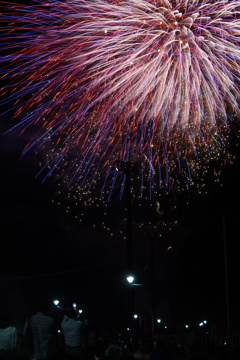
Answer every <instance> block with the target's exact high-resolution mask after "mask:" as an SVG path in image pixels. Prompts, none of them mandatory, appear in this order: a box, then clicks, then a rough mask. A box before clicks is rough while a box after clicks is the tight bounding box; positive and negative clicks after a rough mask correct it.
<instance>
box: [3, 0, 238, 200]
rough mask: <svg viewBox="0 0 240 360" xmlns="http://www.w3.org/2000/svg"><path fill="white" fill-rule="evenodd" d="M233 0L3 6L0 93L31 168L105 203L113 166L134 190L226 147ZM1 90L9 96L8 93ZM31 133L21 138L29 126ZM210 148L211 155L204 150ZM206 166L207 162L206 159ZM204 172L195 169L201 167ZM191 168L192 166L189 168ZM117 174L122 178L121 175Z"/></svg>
mask: <svg viewBox="0 0 240 360" xmlns="http://www.w3.org/2000/svg"><path fill="white" fill-rule="evenodd" d="M239 6H240V1H215V0H214V1H209V0H208V1H195V0H190V1H185V0H183V1H177V0H176V1H167V0H162V1H158V0H127V1H125V0H121V1H117V0H91V1H89V0H88V1H84V0H79V1H73V0H71V1H65V2H60V1H48V2H47V1H46V2H37V3H34V4H33V5H31V6H22V5H21V6H19V5H17V4H12V5H7V6H5V7H4V12H3V14H2V15H1V23H2V24H3V25H2V26H1V34H2V35H1V37H2V38H3V39H4V44H5V45H4V49H3V51H4V52H3V54H4V56H2V57H1V62H2V65H3V69H4V70H3V71H2V81H3V83H4V84H5V85H4V86H3V89H2V92H1V95H2V98H4V99H5V100H4V106H6V105H7V104H8V102H9V104H10V105H11V110H12V109H14V118H15V120H16V123H15V124H14V125H13V126H12V128H11V131H14V130H16V131H18V132H19V133H21V134H23V133H25V134H26V137H27V139H28V141H27V144H26V148H25V149H24V151H23V154H25V153H26V152H30V151H37V152H42V153H45V154H46V157H45V162H44V165H43V166H42V168H41V170H40V173H41V174H43V177H44V178H47V177H50V176H51V175H53V174H55V175H56V177H58V178H62V179H63V183H64V184H66V186H68V187H69V186H72V185H73V184H77V186H79V187H80V188H81V189H83V191H84V192H86V193H88V192H89V191H92V189H96V188H99V190H100V191H99V193H100V194H101V195H103V194H104V192H105V194H106V196H107V198H108V199H109V198H111V196H112V192H113V189H114V188H117V187H118V184H119V186H120V189H121V191H122V190H123V187H124V181H122V178H121V177H120V176H119V171H118V170H117V168H116V162H117V161H118V160H121V161H133V162H138V163H139V164H140V166H139V173H138V186H137V187H136V186H135V189H136V188H137V190H138V192H139V194H140V195H142V194H143V189H146V188H147V189H148V190H147V191H148V194H149V196H150V197H151V196H152V194H153V193H154V191H155V190H157V189H159V188H161V187H162V186H163V184H164V185H165V186H167V187H171V186H172V183H173V180H172V177H173V174H176V173H177V174H179V173H181V174H182V173H183V172H185V174H186V177H187V179H188V180H187V181H188V183H190V182H191V177H192V170H193V166H192V165H191V164H193V163H194V164H195V163H196V164H197V165H196V166H195V168H194V171H195V170H196V169H197V167H198V166H199V159H202V160H201V161H204V159H205V158H206V153H208V154H209V158H210V157H211V156H218V157H219V155H217V154H218V153H219V151H224V149H225V145H226V144H225V140H226V134H228V131H229V122H230V121H231V118H230V117H229V115H228V114H231V115H232V114H234V115H237V114H238V112H239V107H238V100H239V95H240V93H239V75H240V46H239V45H240V16H239ZM6 95H7V96H8V97H7V100H6ZM28 132H29V133H28ZM213 149H214V150H213ZM209 158H208V161H207V162H206V164H208V162H209ZM200 167H201V165H200ZM194 171H193V172H194ZM119 179H120V180H119Z"/></svg>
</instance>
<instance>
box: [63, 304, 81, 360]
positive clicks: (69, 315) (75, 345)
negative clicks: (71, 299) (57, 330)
mask: <svg viewBox="0 0 240 360" xmlns="http://www.w3.org/2000/svg"><path fill="white" fill-rule="evenodd" d="M61 328H62V331H63V336H64V342H65V353H67V354H71V355H72V357H73V359H74V360H81V359H83V355H84V351H83V331H84V328H85V323H84V321H81V320H79V319H78V318H77V312H76V310H75V309H74V307H73V306H68V307H67V308H66V309H65V315H64V317H63V320H62V322H61Z"/></svg>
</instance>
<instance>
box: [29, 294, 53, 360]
mask: <svg viewBox="0 0 240 360" xmlns="http://www.w3.org/2000/svg"><path fill="white" fill-rule="evenodd" d="M28 332H30V333H31V338H32V355H31V359H32V360H46V359H47V358H48V357H49V356H50V355H53V354H55V353H56V351H57V324H56V321H55V319H54V318H53V317H52V316H50V315H49V314H48V303H47V301H45V300H41V301H39V302H38V303H37V308H36V313H35V314H34V315H32V316H30V317H29V318H28V319H27V321H26V324H25V327H24V331H23V336H27V333H28Z"/></svg>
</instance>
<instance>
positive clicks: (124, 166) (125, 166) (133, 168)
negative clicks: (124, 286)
mask: <svg viewBox="0 0 240 360" xmlns="http://www.w3.org/2000/svg"><path fill="white" fill-rule="evenodd" d="M117 168H118V169H119V170H120V171H123V172H124V173H125V186H126V187H125V199H126V240H127V276H130V275H131V276H133V246H132V212H131V184H130V174H131V172H137V170H138V166H137V163H134V162H127V161H117ZM133 312H134V294H133V286H132V284H129V319H130V323H131V319H132V317H133Z"/></svg>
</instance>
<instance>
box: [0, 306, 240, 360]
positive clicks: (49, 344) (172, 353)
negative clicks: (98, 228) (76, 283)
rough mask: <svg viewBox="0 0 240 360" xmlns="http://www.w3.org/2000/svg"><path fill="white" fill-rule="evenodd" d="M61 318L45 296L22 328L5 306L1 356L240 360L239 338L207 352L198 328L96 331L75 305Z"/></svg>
mask: <svg viewBox="0 0 240 360" xmlns="http://www.w3.org/2000/svg"><path fill="white" fill-rule="evenodd" d="M63 310H64V313H63V315H62V317H61V320H60V321H57V320H56V319H55V318H54V316H52V315H51V314H50V313H49V312H48V303H47V302H46V301H40V302H39V303H38V304H37V306H36V309H35V312H34V313H33V314H32V315H31V316H28V317H27V319H26V322H25V324H24V327H23V331H22V332H19V331H18V329H17V328H16V327H15V326H14V325H12V324H11V323H10V316H9V313H8V312H6V311H4V309H1V310H0V360H175V359H179V360H180V359H182V360H186V359H188V360H204V359H205V360H206V359H208V360H237V359H238V360H239V359H240V351H239V350H240V342H239V344H238V343H236V344H235V346H234V347H233V348H229V347H227V346H219V347H218V348H217V349H216V347H215V348H212V349H211V348H209V349H208V351H205V350H204V349H201V348H199V347H198V346H196V342H195V339H194V333H193V332H187V333H186V334H185V335H184V341H183V340H182V339H183V338H182V339H181V341H179V335H178V334H176V333H175V334H174V333H172V334H168V335H166V334H158V335H157V336H154V338H153V336H152V334H149V333H147V332H141V331H136V332H129V331H126V332H124V333H123V332H121V331H119V330H118V329H109V330H108V331H106V330H94V329H92V328H91V327H90V326H89V324H87V322H86V321H85V320H84V319H82V318H81V316H80V315H79V310H78V309H77V308H76V307H74V306H73V305H70V306H67V307H66V308H65V309H63Z"/></svg>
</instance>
